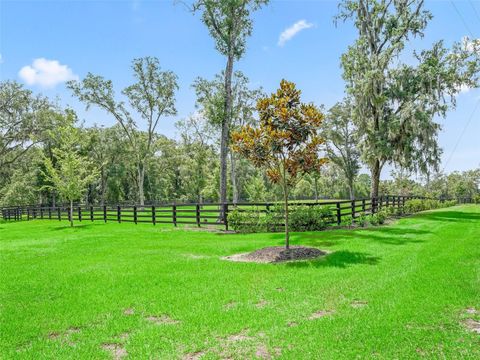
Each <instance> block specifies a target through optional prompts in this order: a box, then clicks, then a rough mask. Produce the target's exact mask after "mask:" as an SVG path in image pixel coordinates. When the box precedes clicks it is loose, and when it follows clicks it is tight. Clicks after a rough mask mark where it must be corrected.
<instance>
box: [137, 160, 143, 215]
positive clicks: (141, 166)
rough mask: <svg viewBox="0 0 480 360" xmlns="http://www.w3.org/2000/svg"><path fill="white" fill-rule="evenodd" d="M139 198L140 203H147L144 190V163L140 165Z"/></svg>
mask: <svg viewBox="0 0 480 360" xmlns="http://www.w3.org/2000/svg"><path fill="white" fill-rule="evenodd" d="M137 175H138V200H139V202H140V205H141V206H143V205H145V193H144V191H143V181H144V179H145V167H144V165H143V164H139V165H138V174H137Z"/></svg>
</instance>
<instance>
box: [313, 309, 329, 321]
mask: <svg viewBox="0 0 480 360" xmlns="http://www.w3.org/2000/svg"><path fill="white" fill-rule="evenodd" d="M334 313H335V311H334V310H319V311H316V312H314V313H313V314H312V315H310V317H309V318H308V319H309V320H316V319H320V318H322V317H325V316H329V315H333V314H334Z"/></svg>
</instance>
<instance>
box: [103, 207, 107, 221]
mask: <svg viewBox="0 0 480 360" xmlns="http://www.w3.org/2000/svg"><path fill="white" fill-rule="evenodd" d="M103 221H104V222H107V206H106V205H103Z"/></svg>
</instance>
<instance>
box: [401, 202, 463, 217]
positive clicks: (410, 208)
mask: <svg viewBox="0 0 480 360" xmlns="http://www.w3.org/2000/svg"><path fill="white" fill-rule="evenodd" d="M456 204H457V202H456V201H455V200H447V201H443V202H442V201H439V200H433V199H413V200H408V201H406V202H405V207H404V213H405V214H413V213H416V212H419V211H425V210H432V209H439V208H445V207H450V206H454V205H456Z"/></svg>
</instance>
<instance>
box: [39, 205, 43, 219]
mask: <svg viewBox="0 0 480 360" xmlns="http://www.w3.org/2000/svg"><path fill="white" fill-rule="evenodd" d="M40 219H42V220H43V207H42V206H41V205H40Z"/></svg>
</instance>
